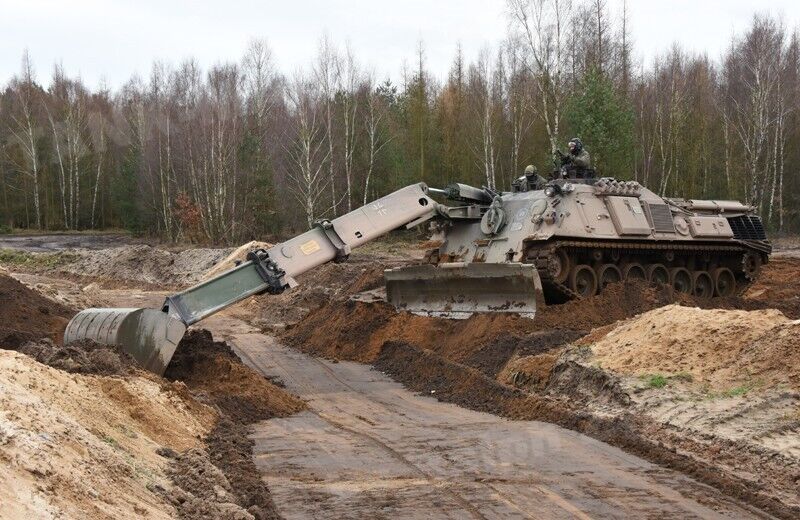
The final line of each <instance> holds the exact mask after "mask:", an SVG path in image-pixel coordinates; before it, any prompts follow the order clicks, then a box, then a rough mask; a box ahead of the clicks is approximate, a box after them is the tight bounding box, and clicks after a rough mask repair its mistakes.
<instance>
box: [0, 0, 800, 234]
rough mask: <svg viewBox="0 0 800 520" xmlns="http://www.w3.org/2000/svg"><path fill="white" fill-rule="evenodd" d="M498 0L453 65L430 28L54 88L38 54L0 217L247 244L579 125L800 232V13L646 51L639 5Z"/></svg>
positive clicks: (518, 155) (540, 148)
mask: <svg viewBox="0 0 800 520" xmlns="http://www.w3.org/2000/svg"><path fill="white" fill-rule="evenodd" d="M624 5H625V4H624ZM507 7H508V16H509V30H508V34H506V35H505V39H504V40H503V42H502V44H499V45H497V46H495V47H487V48H485V49H483V50H482V51H481V52H480V54H479V55H478V56H477V58H476V59H474V60H472V61H467V60H466V59H465V57H464V55H463V53H462V51H461V49H460V47H458V48H457V50H456V53H455V56H454V57H453V61H452V66H451V68H450V71H449V73H448V75H447V77H446V78H442V79H437V78H435V77H433V76H432V75H431V74H430V72H429V71H428V70H427V67H426V58H425V49H424V46H423V45H422V44H420V45H419V47H418V49H416V53H415V56H414V58H413V60H412V61H411V63H413V65H410V66H406V67H405V68H404V70H403V73H402V77H401V78H399V80H398V81H396V82H393V81H391V80H388V79H378V78H377V77H376V75H375V73H374V72H372V71H371V70H370V68H369V67H368V66H366V64H363V63H360V62H359V60H358V57H357V56H356V55H355V54H354V52H353V51H352V49H350V48H349V47H348V46H339V45H337V44H335V43H334V42H333V41H332V40H331V39H330V38H329V37H328V36H323V37H322V38H321V40H320V43H319V47H318V52H317V54H316V56H314V57H313V59H311V60H310V62H309V63H308V65H307V66H306V67H305V68H303V69H302V70H299V71H297V72H295V73H292V74H288V73H283V72H282V71H280V70H278V69H277V67H276V64H275V59H274V57H273V55H272V52H271V50H270V48H269V46H268V44H267V43H266V42H265V41H263V40H253V41H251V43H250V44H249V46H248V48H247V49H246V52H245V53H244V55H243V56H242V58H241V59H240V60H238V61H236V62H230V63H223V64H218V65H215V66H213V67H211V68H210V69H208V70H203V69H202V68H201V67H200V66H199V65H198V63H197V62H196V61H195V60H192V59H189V60H186V61H184V62H182V63H180V64H178V65H176V66H172V65H168V64H165V63H155V64H154V65H153V67H152V70H151V72H150V74H149V75H148V76H147V77H144V78H143V77H133V78H132V79H130V80H129V81H128V82H127V83H126V84H124V85H123V86H122V87H120V88H118V89H116V90H111V89H108V88H104V87H100V88H97V89H94V90H91V89H89V88H87V87H86V85H84V84H83V82H82V81H81V80H80V78H74V77H69V76H68V75H67V74H66V73H65V72H64V70H63V69H62V68H61V66H58V65H57V66H55V67H54V69H53V72H52V74H51V75H50V77H49V78H48V79H49V86H47V87H45V86H44V83H43V82H42V81H40V80H39V79H38V77H37V74H36V71H35V68H34V64H33V62H32V60H31V58H30V56H28V54H27V53H25V54H24V55H23V57H22V66H21V70H20V73H19V74H18V75H16V76H15V77H13V78H11V79H10V80H9V81H8V82H7V84H6V85H5V86H4V88H3V89H2V91H0V146H1V147H2V148H1V149H0V176H1V177H0V178H1V179H2V187H1V188H0V189H1V190H2V193H0V227H2V228H28V229H44V230H63V229H67V230H86V229H105V228H120V227H122V228H127V229H129V230H131V231H133V232H136V233H143V234H151V235H158V236H161V237H163V238H165V239H170V240H176V241H193V242H205V243H235V242H240V241H243V240H246V239H250V238H253V237H258V236H263V235H269V234H278V233H284V232H288V231H294V230H298V229H302V228H304V227H307V226H308V225H310V224H311V223H313V221H315V220H316V219H319V218H332V217H334V216H336V215H340V214H342V213H344V212H347V211H349V210H351V209H353V208H356V207H358V206H359V205H361V204H364V203H365V202H367V201H368V200H370V199H372V198H375V197H378V196H381V195H383V194H385V193H387V192H389V191H391V190H393V189H396V188H399V187H401V186H403V185H406V184H408V183H412V182H416V181H424V182H426V183H428V184H429V185H431V186H443V185H446V184H448V183H450V182H455V181H460V182H465V183H469V184H474V185H484V186H488V187H492V188H497V189H508V188H509V186H510V183H511V181H512V180H513V179H515V178H516V177H518V176H519V175H521V172H522V170H523V169H524V167H525V165H527V164H534V165H536V166H537V167H538V169H539V171H540V172H542V173H545V174H547V173H548V172H549V171H550V170H551V169H552V167H553V166H552V152H553V150H555V149H556V148H559V147H562V146H563V145H564V143H565V142H566V140H567V139H569V138H571V137H574V136H577V137H580V138H581V139H582V140H583V142H584V143H585V145H586V147H587V148H588V149H589V150H590V152H591V153H592V158H593V162H594V166H595V167H596V169H597V170H598V171H599V174H600V175H603V176H614V177H617V178H621V179H633V180H637V181H639V182H641V183H643V184H644V185H646V186H648V187H649V188H650V189H652V190H654V191H656V192H658V193H660V194H662V195H665V196H678V197H685V198H717V199H738V200H742V201H745V202H747V203H749V204H753V205H754V206H757V207H758V208H759V211H760V212H761V214H762V216H763V217H764V219H765V221H766V222H767V224H768V226H769V227H770V229H772V230H774V231H786V232H792V231H794V232H796V231H798V229H799V228H800V214H799V210H800V200H798V195H800V175H798V164H800V124H798V123H799V122H800V121H798V110H797V108H798V104H799V103H800V77H798V75H799V74H800V37H798V30H797V28H793V29H788V28H786V27H785V26H784V25H783V24H782V23H781V21H780V20H779V19H777V18H775V17H772V16H769V15H758V14H756V15H754V17H753V19H752V22H751V24H750V26H749V27H748V28H747V30H745V31H743V32H742V33H741V34H734V35H732V36H731V39H730V42H729V45H728V47H727V49H726V51H725V52H724V54H723V56H722V57H721V58H720V59H711V58H709V57H708V56H707V55H705V54H693V53H690V52H687V51H686V50H684V49H682V48H681V47H680V45H679V44H677V43H676V44H674V45H673V46H672V47H671V48H669V49H666V50H664V52H662V53H661V54H660V55H658V56H657V57H656V58H655V59H653V60H651V61H649V62H647V63H642V64H636V63H635V60H634V58H633V56H634V46H633V43H632V42H631V39H630V30H631V27H630V22H629V17H628V11H627V5H625V8H624V9H623V11H622V14H621V15H618V16H612V15H611V13H610V10H609V8H608V6H607V5H606V3H605V1H604V0H582V1H581V0H508V6H507Z"/></svg>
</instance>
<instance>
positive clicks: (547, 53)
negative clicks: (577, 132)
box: [508, 0, 572, 151]
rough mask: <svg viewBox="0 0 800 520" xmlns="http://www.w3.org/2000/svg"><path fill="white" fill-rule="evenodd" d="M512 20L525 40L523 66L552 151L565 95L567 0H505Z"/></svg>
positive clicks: (555, 141)
mask: <svg viewBox="0 0 800 520" xmlns="http://www.w3.org/2000/svg"><path fill="white" fill-rule="evenodd" d="M508 7H509V10H510V12H511V18H512V22H513V24H514V26H515V28H516V30H517V33H518V34H519V36H520V37H521V39H522V41H523V42H524V44H525V50H526V67H527V69H528V70H529V71H530V74H531V77H532V78H533V79H534V84H535V86H536V90H537V93H538V97H539V102H540V105H541V110H540V112H539V115H540V117H541V118H542V120H543V122H544V125H545V130H546V132H547V136H548V138H549V140H550V147H551V150H552V151H555V150H557V149H558V143H559V137H560V134H559V132H560V128H561V119H562V105H563V103H564V100H565V98H566V96H567V93H568V92H567V90H568V89H567V85H568V81H567V78H566V77H565V69H566V59H567V57H568V52H567V49H566V48H567V42H568V37H567V36H568V32H569V31H568V27H567V24H566V20H569V16H570V13H571V12H572V1H571V0H508Z"/></svg>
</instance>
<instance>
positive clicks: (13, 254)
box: [0, 249, 78, 268]
mask: <svg viewBox="0 0 800 520" xmlns="http://www.w3.org/2000/svg"><path fill="white" fill-rule="evenodd" d="M77 258H78V255H76V254H74V253H66V252H63V251H60V252H58V253H29V252H27V251H18V250H16V249H0V264H3V265H13V266H18V267H43V268H53V267H58V266H60V265H65V264H68V263H70V262H73V261H74V260H76V259H77Z"/></svg>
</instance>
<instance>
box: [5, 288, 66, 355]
mask: <svg viewBox="0 0 800 520" xmlns="http://www.w3.org/2000/svg"><path fill="white" fill-rule="evenodd" d="M74 314H75V311H74V310H72V309H70V308H69V307H67V306H65V305H63V304H61V303H58V302H55V301H53V300H50V299H49V298H46V297H44V296H42V295H41V294H39V293H37V292H36V291H33V290H31V289H29V288H28V287H26V286H25V285H23V284H22V283H20V282H18V281H17V280H15V279H14V278H11V277H10V276H6V275H4V274H1V273H0V346H2V347H5V348H15V347H18V346H20V345H22V344H24V343H26V342H28V341H31V340H38V339H40V338H45V337H47V338H50V339H52V340H53V341H56V342H60V341H61V338H62V337H63V334H64V329H65V328H66V326H67V322H69V320H70V318H71V317H72V316H73V315H74Z"/></svg>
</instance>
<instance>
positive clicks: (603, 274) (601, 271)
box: [597, 264, 622, 291]
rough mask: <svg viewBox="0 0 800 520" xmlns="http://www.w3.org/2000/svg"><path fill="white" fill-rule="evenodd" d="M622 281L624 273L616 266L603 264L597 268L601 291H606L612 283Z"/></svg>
mask: <svg viewBox="0 0 800 520" xmlns="http://www.w3.org/2000/svg"><path fill="white" fill-rule="evenodd" d="M620 280H622V273H621V272H620V271H619V267H617V266H616V265H614V264H603V265H601V266H600V267H598V268H597V283H598V285H599V286H600V287H599V288H600V290H601V291H602V290H603V289H605V287H606V285H608V284H610V283H617V282H619V281H620Z"/></svg>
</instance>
